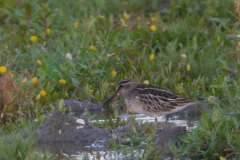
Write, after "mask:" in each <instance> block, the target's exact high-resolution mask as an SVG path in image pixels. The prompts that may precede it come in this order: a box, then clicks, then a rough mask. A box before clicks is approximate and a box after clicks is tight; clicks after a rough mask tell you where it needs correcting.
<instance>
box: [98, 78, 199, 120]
mask: <svg viewBox="0 0 240 160" xmlns="http://www.w3.org/2000/svg"><path fill="white" fill-rule="evenodd" d="M116 96H122V97H123V98H124V99H125V103H126V105H127V112H128V110H133V111H134V112H136V113H139V114H144V115H148V116H152V117H155V121H157V117H158V116H164V115H166V114H169V113H174V112H177V111H179V110H181V109H183V108H185V107H187V106H189V105H190V104H193V103H196V102H197V101H198V100H199V101H202V100H204V98H198V99H195V98H191V99H190V98H184V97H181V96H180V95H178V94H177V93H174V92H172V91H171V90H169V89H166V88H163V87H159V86H155V85H150V84H138V83H136V82H135V81H134V80H131V79H125V80H122V81H120V82H119V83H118V85H117V90H116V92H115V93H114V94H113V95H112V96H110V97H109V98H108V99H107V100H106V101H105V102H104V103H103V105H102V107H104V106H106V105H107V104H108V103H109V102H110V101H111V100H112V99H113V98H115V97H116Z"/></svg>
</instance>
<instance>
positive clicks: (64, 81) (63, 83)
mask: <svg viewBox="0 0 240 160" xmlns="http://www.w3.org/2000/svg"><path fill="white" fill-rule="evenodd" d="M58 82H59V84H61V85H65V84H66V83H67V81H66V80H65V79H60V80H59V81H58Z"/></svg>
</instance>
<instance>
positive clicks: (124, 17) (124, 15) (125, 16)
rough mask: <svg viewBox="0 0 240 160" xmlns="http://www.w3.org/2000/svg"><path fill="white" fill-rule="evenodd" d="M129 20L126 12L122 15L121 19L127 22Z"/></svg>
mask: <svg viewBox="0 0 240 160" xmlns="http://www.w3.org/2000/svg"><path fill="white" fill-rule="evenodd" d="M129 18H130V16H129V14H127V13H126V12H125V13H123V19H125V20H126V21H127V20H128V19H129Z"/></svg>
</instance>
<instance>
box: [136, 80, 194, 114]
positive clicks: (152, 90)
mask: <svg viewBox="0 0 240 160" xmlns="http://www.w3.org/2000/svg"><path fill="white" fill-rule="evenodd" d="M132 93H134V94H135V96H138V97H139V99H140V100H141V102H142V103H144V106H145V107H144V110H146V111H149V112H160V111H162V112H165V111H171V109H175V107H178V106H184V105H187V104H189V103H192V102H193V101H195V99H187V98H182V97H181V96H179V95H177V94H176V93H174V92H172V91H170V90H168V89H165V88H162V87H158V86H153V85H146V84H139V85H138V86H136V88H134V89H133V90H132Z"/></svg>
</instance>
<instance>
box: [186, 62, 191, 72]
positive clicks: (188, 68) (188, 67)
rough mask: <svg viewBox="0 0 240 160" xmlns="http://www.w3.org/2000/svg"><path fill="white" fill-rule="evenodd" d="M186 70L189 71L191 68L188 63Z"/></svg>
mask: <svg viewBox="0 0 240 160" xmlns="http://www.w3.org/2000/svg"><path fill="white" fill-rule="evenodd" d="M186 68H187V71H188V72H189V71H190V70H191V66H190V65H189V64H187V67H186Z"/></svg>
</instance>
